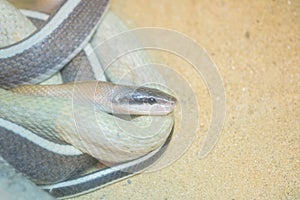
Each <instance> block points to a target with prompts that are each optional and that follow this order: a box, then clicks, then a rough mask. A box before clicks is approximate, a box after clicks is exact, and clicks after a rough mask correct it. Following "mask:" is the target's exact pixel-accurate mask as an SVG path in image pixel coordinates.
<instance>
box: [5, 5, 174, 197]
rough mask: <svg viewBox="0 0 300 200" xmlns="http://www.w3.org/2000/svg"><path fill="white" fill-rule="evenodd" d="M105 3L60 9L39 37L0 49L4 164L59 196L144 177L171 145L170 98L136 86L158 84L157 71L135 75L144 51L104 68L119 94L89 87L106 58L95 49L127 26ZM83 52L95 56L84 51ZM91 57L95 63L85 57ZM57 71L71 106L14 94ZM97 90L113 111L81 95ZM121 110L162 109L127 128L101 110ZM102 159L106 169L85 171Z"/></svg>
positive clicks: (54, 98)
mask: <svg viewBox="0 0 300 200" xmlns="http://www.w3.org/2000/svg"><path fill="white" fill-rule="evenodd" d="M0 3H1V4H6V3H7V2H6V1H3V0H1V2H0ZM107 5H108V1H107V0H94V1H84V0H68V1H65V2H64V3H63V4H62V6H61V7H60V8H59V9H58V11H56V13H55V14H53V15H51V16H50V17H49V19H48V20H47V22H46V23H45V24H44V25H43V26H41V28H39V29H38V30H37V31H35V32H33V33H32V34H31V33H28V35H29V36H28V37H26V38H25V39H23V40H21V41H19V42H17V43H15V44H13V45H10V46H7V47H4V48H1V49H0V61H1V62H0V68H1V73H0V86H1V88H3V89H0V105H1V106H0V145H1V152H0V153H1V157H2V158H3V159H4V160H5V161H6V162H8V163H9V164H10V165H12V166H13V167H14V168H15V169H17V170H18V171H20V172H22V173H23V174H24V175H25V176H26V177H28V178H30V179H31V180H33V181H34V182H35V183H37V184H39V185H41V188H42V189H44V190H46V191H48V192H49V193H50V194H52V195H53V196H55V197H58V198H64V197H68V196H74V195H78V194H82V193H86V192H89V191H92V190H94V189H96V188H99V187H103V186H105V185H108V184H111V183H113V182H115V181H118V180H121V179H122V178H125V177H128V176H130V175H133V174H135V173H137V172H140V171H142V170H143V169H145V168H146V167H147V166H148V165H150V164H151V163H153V162H155V160H156V159H158V158H159V156H160V155H161V154H162V153H163V152H164V149H165V148H166V146H167V145H166V144H167V143H168V142H169V140H170V137H171V136H170V132H171V129H172V127H173V117H172V114H168V115H165V114H167V113H169V112H171V111H172V109H173V108H174V105H175V103H176V100H175V99H174V98H173V97H171V96H170V95H168V94H166V93H165V92H166V91H165V92H159V91H158V90H157V89H155V88H156V85H155V84H154V85H147V86H148V87H150V88H152V89H150V88H148V87H147V88H143V87H137V86H138V85H143V84H144V83H146V82H148V81H151V82H154V81H156V82H162V79H161V76H160V75H159V74H158V73H157V72H156V71H155V70H154V69H150V68H149V69H148V71H147V73H148V74H147V76H145V74H142V73H141V72H139V70H138V66H139V65H140V64H145V63H149V62H150V60H149V59H148V58H147V55H146V54H145V53H142V52H134V53H131V54H130V55H126V56H124V58H121V59H119V60H118V61H117V62H115V63H113V64H112V65H111V66H109V67H107V68H105V75H106V77H107V78H108V79H109V80H111V81H114V82H117V83H118V84H123V85H125V86H119V85H114V84H111V83H109V84H108V83H104V82H98V81H91V80H90V79H96V80H100V78H99V77H103V76H102V72H98V71H97V70H98V68H97V67H99V63H101V57H103V56H104V55H101V54H100V53H99V52H97V46H98V44H99V43H101V41H105V40H107V39H109V38H110V37H111V36H112V35H114V34H117V33H119V32H120V31H122V30H124V29H125V30H126V28H127V27H126V26H125V25H124V24H122V22H121V20H119V19H118V18H117V17H116V16H115V15H114V14H113V13H111V12H110V11H108V9H107ZM8 7H9V5H8ZM12 9H13V8H12ZM104 13H105V14H104ZM20 18H22V17H20ZM37 21H38V23H41V21H40V20H37ZM26 23H29V22H26ZM28 26H31V25H28ZM9 28H11V27H9ZM9 28H8V29H9ZM92 36H93V38H92ZM3 38H4V39H3ZM91 38H92V40H91V44H90V45H89V44H87V43H88V41H90V39H91ZM2 40H5V37H2ZM1 44H2V43H1ZM2 45H3V46H5V44H2ZM6 45H7V44H6ZM124 45H126V44H124ZM87 47H89V48H90V49H93V48H94V51H92V53H91V52H88V50H87ZM112 48H113V47H112ZM94 54H95V55H97V59H98V60H97V59H96V61H95V58H91V57H92V56H93V55H94ZM128 58H129V59H128ZM91 60H94V61H95V62H90V61H91ZM78 63H79V64H78ZM66 64H68V66H66ZM65 66H66V67H65ZM63 67H65V68H64V69H63V70H62V79H63V80H64V81H65V82H67V81H74V83H73V84H69V87H70V88H71V89H70V91H72V93H71V94H72V95H73V96H71V98H70V97H68V98H57V95H52V96H44V95H41V94H38V95H37V96H32V94H30V95H29V93H30V92H29V93H28V92H27V93H26V91H25V92H24V91H22V90H21V89H22V88H23V89H24V88H26V87H28V86H26V87H24V86H21V87H18V86H20V85H28V84H30V85H31V84H38V83H40V82H42V81H44V80H46V79H49V78H50V77H51V76H53V75H54V74H56V73H57V72H58V71H59V70H61V69H62V68H63ZM74 70H75V71H76V73H75V72H74ZM143 73H144V71H143ZM123 74H129V76H128V77H127V78H126V77H124V76H123ZM58 76H59V75H58ZM132 77H134V78H133V79H132ZM153 77H154V79H153ZM59 79H60V78H59ZM87 80H89V81H87ZM102 81H103V80H102ZM102 85H104V86H102ZM127 85H128V86H127ZM58 86H60V85H58ZM62 86H63V85H62ZM36 87H37V88H39V87H40V86H36ZM49 87H52V86H49ZM11 88H14V89H12V90H7V89H11ZM88 88H89V89H88ZM99 88H100V92H99V95H98V99H100V100H101V99H103V98H102V96H101V94H102V93H101V92H104V96H106V99H105V101H106V102H107V100H109V102H114V103H115V105H114V107H110V106H109V104H107V105H108V106H106V107H105V106H104V107H105V108H103V106H100V107H101V108H100V109H98V108H97V106H96V107H95V104H93V103H95V102H94V100H95V97H96V99H97V95H95V96H93V95H90V97H91V98H83V96H84V97H86V96H85V95H82V94H83V93H89V94H94V93H92V92H93V91H95V90H97V89H99ZM115 88H119V90H115ZM158 89H160V88H158ZM13 91H14V92H13ZM29 91H31V89H30V90H29ZM53 91H56V89H54V90H53ZM87 91H92V92H87ZM112 91H115V93H113V92H112ZM124 91H126V92H124ZM16 92H21V94H19V93H16ZM96 93H97V92H96ZM120 93H121V94H122V95H120ZM108 94H109V95H111V96H109V95H108ZM129 94H131V95H129ZM132 94H133V95H132ZM108 96H109V97H110V98H107V97H108ZM93 97H94V98H93ZM133 97H134V98H133ZM132 99H133V100H134V101H133V100H132ZM113 100H114V101H113ZM102 102H103V101H102ZM170 102H171V103H170ZM120 105H122V106H120ZM126 105H130V106H131V111H132V109H140V105H144V106H145V105H147V106H148V107H146V108H144V109H145V111H146V110H149V109H154V110H156V111H157V112H158V111H159V110H161V109H167V110H168V111H164V112H162V113H159V114H158V115H157V116H149V115H146V116H140V117H133V118H132V119H130V120H128V119H124V118H122V117H121V118H120V117H118V116H114V115H111V114H109V113H106V112H104V111H108V112H110V113H114V111H117V110H120V109H123V108H125V107H126ZM155 106H156V107H155ZM103 110H104V111H103ZM131 111H128V110H126V111H125V112H129V113H130V112H131ZM133 114H136V113H133ZM164 144H165V145H164ZM12 155H14V156H12ZM98 161H100V162H102V163H103V164H104V165H106V166H108V167H102V168H101V169H96V170H94V171H93V172H90V173H89V172H85V173H83V172H84V171H85V170H87V169H88V168H90V167H91V166H93V165H94V164H95V163H96V162H98ZM82 173H83V174H82Z"/></svg>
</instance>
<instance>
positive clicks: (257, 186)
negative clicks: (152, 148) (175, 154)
mask: <svg viewBox="0 0 300 200" xmlns="http://www.w3.org/2000/svg"><path fill="white" fill-rule="evenodd" d="M111 9H112V10H113V11H114V12H115V13H116V14H117V15H119V16H120V17H121V18H122V19H123V20H124V21H125V22H126V23H127V24H128V25H129V26H130V27H132V28H134V27H149V26H150V27H152V26H155V27H161V28H168V29H173V30H176V31H179V32H181V33H184V34H186V35H187V36H189V37H190V38H192V39H193V40H195V41H196V42H197V43H198V44H199V45H201V46H202V47H204V48H205V49H206V50H207V52H208V54H209V55H210V56H211V58H212V60H213V61H214V62H215V63H216V65H217V66H218V69H219V71H220V74H221V76H222V78H223V81H224V85H225V90H226V119H225V124H224V127H223V129H222V132H221V136H220V138H219V141H218V143H217V145H216V147H215V148H214V149H213V151H212V152H210V154H209V155H208V156H207V157H206V158H204V159H199V157H198V153H199V151H200V149H201V145H202V142H203V139H204V137H205V135H206V134H207V130H208V127H209V125H210V116H211V101H210V100H209V99H210V97H209V94H208V92H207V88H206V86H205V84H204V82H203V80H201V78H199V76H196V75H195V74H194V73H192V72H191V70H189V69H188V68H187V67H183V66H182V61H180V59H175V58H171V59H170V58H169V60H171V61H172V62H171V61H167V64H169V66H172V67H174V69H175V68H176V71H178V72H181V74H182V76H183V77H185V78H186V77H187V78H188V79H189V81H190V82H191V85H192V87H193V89H194V90H195V93H196V94H195V95H196V97H197V98H198V101H199V107H200V110H201V111H200V119H199V121H200V130H199V131H198V132H196V137H195V139H194V140H193V142H192V144H191V146H190V148H189V149H188V150H187V151H186V152H185V153H184V155H183V156H181V157H180V158H179V159H178V160H177V161H176V162H174V163H173V164H171V165H170V166H168V167H166V168H164V169H162V170H159V171H156V172H152V173H143V174H140V175H137V176H134V177H132V178H130V179H128V180H124V181H121V182H118V183H116V184H113V185H111V186H108V187H106V188H103V189H100V190H98V191H96V192H93V193H90V194H87V195H84V196H82V197H80V198H78V199H300V108H299V100H300V81H299V78H300V66H299V65H300V35H299V33H300V1H256V2H254V1H244V0H243V1H208V0H205V1H193V0H187V1H171V0H169V1H168V0H163V1H156V0H155V1H141V0H131V1H124V0H112V1H111ZM164 58H166V60H168V58H167V56H164Z"/></svg>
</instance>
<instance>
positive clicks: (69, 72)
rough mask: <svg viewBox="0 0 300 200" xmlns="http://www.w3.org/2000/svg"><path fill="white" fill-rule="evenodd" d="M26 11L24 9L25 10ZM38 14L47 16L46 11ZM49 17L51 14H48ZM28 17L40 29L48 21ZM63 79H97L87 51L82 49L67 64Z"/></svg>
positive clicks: (65, 80)
mask: <svg viewBox="0 0 300 200" xmlns="http://www.w3.org/2000/svg"><path fill="white" fill-rule="evenodd" d="M23 12H24V10H23ZM28 12H31V11H27V10H26V12H24V14H25V15H26V14H28ZM34 13H35V14H36V16H35V17H37V16H38V15H37V14H41V15H43V16H46V14H44V13H38V12H34ZM46 17H49V16H46ZM27 18H29V19H30V21H31V22H32V23H33V24H34V26H36V28H38V29H40V28H42V27H43V25H44V24H45V23H46V21H45V20H43V19H37V18H34V17H30V16H27ZM78 70H81V71H80V73H77V72H78ZM60 73H61V77H62V81H63V82H64V83H68V82H74V81H87V80H96V77H95V72H94V71H93V67H92V66H91V64H90V62H89V59H88V55H87V54H86V52H85V51H81V52H80V53H79V54H77V55H76V56H75V57H74V58H73V59H72V60H71V61H70V62H69V63H68V64H67V65H66V66H64V67H63V69H62V70H61V71H60Z"/></svg>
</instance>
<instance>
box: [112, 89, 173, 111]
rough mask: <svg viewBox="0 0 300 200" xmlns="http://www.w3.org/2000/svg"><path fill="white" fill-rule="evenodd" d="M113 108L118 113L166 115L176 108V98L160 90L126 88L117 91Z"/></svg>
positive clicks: (113, 100) (113, 99)
mask: <svg viewBox="0 0 300 200" xmlns="http://www.w3.org/2000/svg"><path fill="white" fill-rule="evenodd" d="M114 93H115V95H113V98H112V101H111V102H112V104H113V105H112V108H113V110H114V111H116V113H118V112H122V113H128V114H134V115H166V114H168V113H170V112H172V111H173V109H174V108H175V106H176V102H177V100H176V98H175V97H173V96H171V95H169V94H167V93H165V92H162V91H160V90H158V89H153V88H148V87H138V88H133V87H126V88H118V89H116V90H115V92H114Z"/></svg>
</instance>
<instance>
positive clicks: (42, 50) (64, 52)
mask: <svg viewBox="0 0 300 200" xmlns="http://www.w3.org/2000/svg"><path fill="white" fill-rule="evenodd" d="M107 4H108V0H93V1H84V0H81V1H76V0H70V1H66V2H65V3H64V5H63V6H62V7H61V8H60V9H59V10H58V11H57V13H56V14H55V15H53V16H52V17H51V18H50V19H49V21H48V23H47V24H46V25H45V26H44V27H43V28H42V29H40V30H39V31H37V32H36V33H34V34H32V35H31V36H30V37H29V38H27V39H25V40H23V41H21V42H19V43H17V44H14V45H12V46H9V47H6V48H2V49H0V60H1V62H0V69H1V74H0V87H2V88H6V89H8V88H11V87H14V86H17V85H22V84H28V83H31V84H33V83H39V82H41V81H43V80H45V79H47V78H49V77H50V76H52V75H53V74H55V73H56V72H57V71H58V70H60V69H61V68H62V67H63V66H64V65H65V64H66V63H68V62H69V61H70V60H71V59H72V58H73V57H74V56H75V55H76V54H77V53H79V51H80V50H81V49H82V48H83V46H84V45H85V44H86V43H87V42H88V40H89V39H90V38H91V36H92V33H93V32H94V31H95V28H96V27H97V24H98V23H99V22H100V18H101V17H102V15H103V13H104V11H105V9H106V6H107ZM74 5H76V6H75V7H74ZM68 11H69V12H68ZM57 18H59V19H63V21H62V22H60V21H61V20H58V19H57ZM56 21H59V24H55V23H56ZM53 29H55V30H53ZM49 30H50V32H47V31H49ZM45 32H46V34H45ZM54 38H55V39H54ZM74 41H77V42H74ZM32 43H33V45H32ZM24 47H25V48H24Z"/></svg>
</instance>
